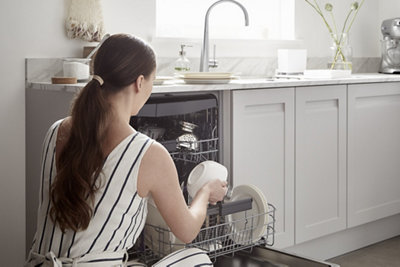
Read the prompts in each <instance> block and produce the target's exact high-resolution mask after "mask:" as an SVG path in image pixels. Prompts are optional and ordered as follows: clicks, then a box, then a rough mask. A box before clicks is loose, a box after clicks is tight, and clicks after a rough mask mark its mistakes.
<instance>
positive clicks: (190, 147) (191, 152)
mask: <svg viewBox="0 0 400 267" xmlns="http://www.w3.org/2000/svg"><path fill="white" fill-rule="evenodd" d="M161 143H162V144H163V145H164V146H165V147H166V148H167V149H168V150H169V151H173V152H170V155H171V157H172V158H173V159H174V160H181V161H184V162H190V163H196V164H197V163H199V162H202V161H205V160H214V161H217V159H218V137H215V138H210V139H203V140H197V141H189V140H187V141H172V142H171V141H170V142H161ZM171 146H173V147H171ZM170 147H171V149H169V148H170Z"/></svg>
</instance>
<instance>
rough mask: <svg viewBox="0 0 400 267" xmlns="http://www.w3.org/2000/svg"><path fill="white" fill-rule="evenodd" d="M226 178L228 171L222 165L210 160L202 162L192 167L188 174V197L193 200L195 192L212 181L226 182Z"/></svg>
mask: <svg viewBox="0 0 400 267" xmlns="http://www.w3.org/2000/svg"><path fill="white" fill-rule="evenodd" d="M227 178H228V170H227V169H226V167H225V166H224V165H222V164H220V163H218V162H215V161H212V160H207V161H203V162H201V163H200V164H198V165H197V166H196V167H194V169H193V170H192V171H191V172H190V174H189V178H188V182H187V190H188V193H189V196H190V197H191V198H194V196H195V195H196V193H197V191H199V190H200V188H202V187H203V186H204V185H205V184H206V183H207V182H208V181H210V180H212V179H220V180H221V181H226V180H227Z"/></svg>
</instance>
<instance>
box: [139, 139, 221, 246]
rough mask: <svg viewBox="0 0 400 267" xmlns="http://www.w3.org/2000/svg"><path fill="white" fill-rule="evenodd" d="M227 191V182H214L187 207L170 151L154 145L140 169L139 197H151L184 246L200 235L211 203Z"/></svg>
mask: <svg viewBox="0 0 400 267" xmlns="http://www.w3.org/2000/svg"><path fill="white" fill-rule="evenodd" d="M216 178H217V177H216ZM226 191H227V187H226V182H221V181H220V180H218V179H214V180H212V181H210V182H208V183H207V184H206V185H204V186H203V187H202V188H201V189H200V190H199V191H198V193H197V194H196V196H195V197H194V199H193V201H192V203H191V206H190V207H188V206H187V205H186V202H185V200H184V198H183V194H182V190H181V188H180V186H179V179H178V174H177V171H176V168H175V164H174V162H173V161H172V159H171V156H170V155H169V153H168V151H167V150H166V149H165V148H164V147H163V146H162V145H161V144H159V143H157V142H154V143H153V144H152V145H151V146H150V148H149V149H148V150H147V152H146V154H145V155H144V156H143V159H142V162H141V165H140V169H139V178H138V193H139V195H140V196H141V197H145V196H147V195H148V194H149V193H151V195H152V197H153V199H154V202H155V204H156V205H157V208H158V210H159V211H160V213H161V215H162V217H163V218H164V220H165V222H166V223H167V224H168V226H169V227H170V229H171V231H172V232H173V233H174V234H175V236H176V237H177V238H178V239H180V240H181V241H183V242H185V243H189V242H191V241H192V240H193V239H194V238H195V237H196V236H197V234H198V233H199V231H200V228H201V225H202V224H203V222H204V219H205V216H206V211H207V205H208V202H210V203H215V202H217V201H220V200H222V199H223V197H224V196H225V194H226Z"/></svg>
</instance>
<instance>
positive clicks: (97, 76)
mask: <svg viewBox="0 0 400 267" xmlns="http://www.w3.org/2000/svg"><path fill="white" fill-rule="evenodd" d="M92 79H93V80H96V81H98V82H99V84H100V86H102V85H103V84H104V81H103V79H102V78H101V77H100V76H99V75H93V77H92Z"/></svg>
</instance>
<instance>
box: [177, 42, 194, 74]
mask: <svg viewBox="0 0 400 267" xmlns="http://www.w3.org/2000/svg"><path fill="white" fill-rule="evenodd" d="M185 47H191V46H190V45H185V44H181V51H179V58H178V59H177V60H176V61H175V64H174V69H175V71H176V72H185V71H190V61H189V59H187V57H186V51H185Z"/></svg>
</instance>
